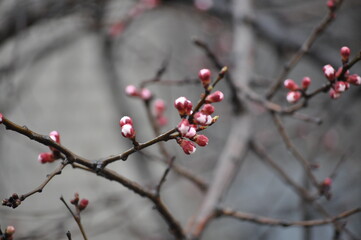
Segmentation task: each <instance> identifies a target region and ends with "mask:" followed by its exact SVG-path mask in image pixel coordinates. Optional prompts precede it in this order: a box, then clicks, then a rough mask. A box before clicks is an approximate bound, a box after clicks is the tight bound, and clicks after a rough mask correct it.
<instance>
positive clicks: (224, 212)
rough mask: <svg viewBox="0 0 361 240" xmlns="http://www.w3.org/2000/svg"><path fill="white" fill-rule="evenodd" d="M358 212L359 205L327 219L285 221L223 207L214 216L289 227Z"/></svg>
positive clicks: (360, 210)
mask: <svg viewBox="0 0 361 240" xmlns="http://www.w3.org/2000/svg"><path fill="white" fill-rule="evenodd" d="M359 212H361V207H358V208H355V209H352V210H348V211H345V212H343V213H340V214H339V215H337V216H334V217H331V218H327V219H319V220H309V221H287V220H280V219H274V218H268V217H262V216H258V215H254V214H249V213H243V212H238V211H234V210H232V209H228V208H223V209H218V210H217V212H216V217H232V218H235V219H238V220H241V221H248V222H253V223H256V224H262V225H270V226H278V227H291V226H298V227H315V226H322V225H326V224H330V223H335V222H337V221H338V220H341V219H344V218H347V217H349V216H351V215H353V214H356V213H359Z"/></svg>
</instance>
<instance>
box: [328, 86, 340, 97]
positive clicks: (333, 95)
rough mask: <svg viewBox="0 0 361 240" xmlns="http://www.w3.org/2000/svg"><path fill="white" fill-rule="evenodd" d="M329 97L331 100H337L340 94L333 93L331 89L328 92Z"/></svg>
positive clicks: (333, 90)
mask: <svg viewBox="0 0 361 240" xmlns="http://www.w3.org/2000/svg"><path fill="white" fill-rule="evenodd" d="M329 95H330V97H331V98H332V99H336V98H339V97H340V96H341V93H340V92H337V91H335V89H333V88H331V89H330V91H329Z"/></svg>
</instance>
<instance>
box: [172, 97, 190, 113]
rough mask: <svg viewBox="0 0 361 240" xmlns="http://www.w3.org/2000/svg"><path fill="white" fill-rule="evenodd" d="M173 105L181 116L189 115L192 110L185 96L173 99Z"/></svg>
mask: <svg viewBox="0 0 361 240" xmlns="http://www.w3.org/2000/svg"><path fill="white" fill-rule="evenodd" d="M174 107H175V108H176V109H177V110H178V112H179V114H180V115H181V116H184V115H190V114H191V112H192V107H193V105H192V102H191V101H189V100H188V99H187V98H185V97H179V98H177V99H176V100H175V101H174Z"/></svg>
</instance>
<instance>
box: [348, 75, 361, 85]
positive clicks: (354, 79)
mask: <svg viewBox="0 0 361 240" xmlns="http://www.w3.org/2000/svg"><path fill="white" fill-rule="evenodd" d="M347 82H349V83H351V84H353V85H356V86H359V85H361V77H360V76H359V75H357V74H352V75H350V76H349V77H348V78H347Z"/></svg>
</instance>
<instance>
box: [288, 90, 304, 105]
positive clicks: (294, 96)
mask: <svg viewBox="0 0 361 240" xmlns="http://www.w3.org/2000/svg"><path fill="white" fill-rule="evenodd" d="M301 96H302V94H301V93H300V92H298V91H292V92H288V93H287V97H286V99H287V102H289V103H296V102H297V101H298V100H300V98H301Z"/></svg>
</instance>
